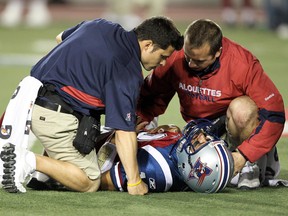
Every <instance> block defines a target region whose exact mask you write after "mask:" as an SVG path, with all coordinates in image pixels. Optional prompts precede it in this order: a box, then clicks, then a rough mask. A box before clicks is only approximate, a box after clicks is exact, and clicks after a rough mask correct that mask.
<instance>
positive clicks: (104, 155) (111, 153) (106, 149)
mask: <svg viewBox="0 0 288 216" xmlns="http://www.w3.org/2000/svg"><path fill="white" fill-rule="evenodd" d="M116 154H117V150H116V146H115V145H114V144H112V143H109V142H106V143H104V144H103V146H102V147H101V148H100V149H99V151H98V153H97V157H98V164H99V167H100V170H101V173H104V172H106V171H108V170H109V169H111V167H112V165H113V163H114V159H115V157H116Z"/></svg>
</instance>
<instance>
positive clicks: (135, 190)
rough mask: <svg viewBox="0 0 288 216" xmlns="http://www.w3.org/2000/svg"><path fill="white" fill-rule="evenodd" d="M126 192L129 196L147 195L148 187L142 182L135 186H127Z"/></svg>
mask: <svg viewBox="0 0 288 216" xmlns="http://www.w3.org/2000/svg"><path fill="white" fill-rule="evenodd" d="M127 190H128V193H129V194H130V195H145V194H147V193H148V186H147V184H145V183H144V182H143V181H141V183H140V184H137V185H135V186H129V185H127Z"/></svg>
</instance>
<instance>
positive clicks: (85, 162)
mask: <svg viewBox="0 0 288 216" xmlns="http://www.w3.org/2000/svg"><path fill="white" fill-rule="evenodd" d="M31 128H32V131H33V133H34V134H35V135H36V137H37V138H38V139H39V140H40V142H41V143H42V145H43V147H44V148H45V151H46V152H47V154H48V155H49V157H51V158H54V159H56V160H61V161H65V162H70V163H72V164H74V165H76V166H77V167H79V168H80V169H82V170H83V171H84V172H85V173H86V174H87V176H88V177H89V178H90V179H91V180H95V179H98V178H100V169H99V165H98V162H97V155H96V152H95V150H93V151H92V152H90V154H87V155H82V154H80V153H79V152H78V150H77V149H75V147H74V146H73V140H74V138H75V136H76V132H77V128H78V119H77V118H76V117H75V116H73V115H71V114H66V113H60V112H56V111H52V110H49V109H46V108H43V107H41V106H38V105H35V106H34V108H33V113H32V127H31Z"/></svg>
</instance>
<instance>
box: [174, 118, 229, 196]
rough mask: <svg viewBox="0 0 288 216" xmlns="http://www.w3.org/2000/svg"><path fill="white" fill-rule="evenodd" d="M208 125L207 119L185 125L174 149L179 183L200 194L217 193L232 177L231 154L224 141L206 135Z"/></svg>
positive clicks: (207, 133)
mask: <svg viewBox="0 0 288 216" xmlns="http://www.w3.org/2000/svg"><path fill="white" fill-rule="evenodd" d="M210 124H211V123H210V122H207V120H205V121H198V122H196V121H193V122H192V123H191V122H190V123H188V125H187V126H186V127H185V128H184V130H183V136H182V137H181V139H180V140H179V141H178V143H177V144H178V146H177V149H176V154H177V157H178V170H179V172H180V174H181V176H182V178H183V180H184V181H185V182H186V184H187V185H188V186H189V187H190V188H191V189H192V190H193V191H195V192H200V193H216V192H220V191H221V190H223V189H224V188H225V187H226V185H227V183H228V182H229V181H230V179H231V177H232V175H233V166H234V164H233V158H232V155H231V152H230V151H229V150H228V149H227V146H226V143H225V141H223V140H221V139H219V138H218V137H216V136H213V135H212V134H209V128H210V126H211V125H210ZM188 127H190V128H188ZM201 136H202V137H201ZM200 138H201V139H202V141H201V139H200ZM203 138H205V139H204V140H203ZM199 140H200V141H199Z"/></svg>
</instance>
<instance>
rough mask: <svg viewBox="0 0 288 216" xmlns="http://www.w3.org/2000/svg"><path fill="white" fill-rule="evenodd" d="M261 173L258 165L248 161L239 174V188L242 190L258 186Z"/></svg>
mask: <svg viewBox="0 0 288 216" xmlns="http://www.w3.org/2000/svg"><path fill="white" fill-rule="evenodd" d="M259 175H260V171H259V167H258V165H257V164H255V163H250V162H246V164H245V166H244V168H243V169H242V171H241V173H240V176H239V181H238V188H239V189H242V190H251V189H256V188H258V187H259V186H260V180H259Z"/></svg>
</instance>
